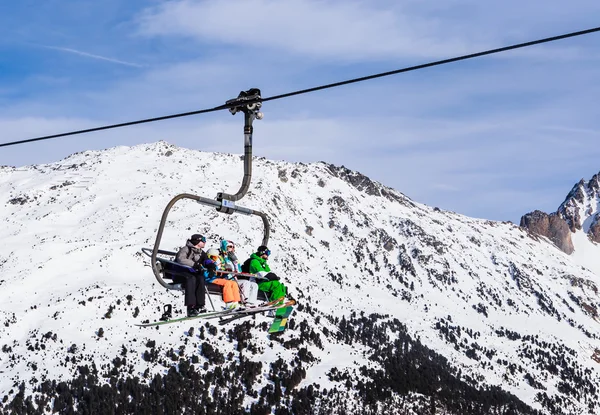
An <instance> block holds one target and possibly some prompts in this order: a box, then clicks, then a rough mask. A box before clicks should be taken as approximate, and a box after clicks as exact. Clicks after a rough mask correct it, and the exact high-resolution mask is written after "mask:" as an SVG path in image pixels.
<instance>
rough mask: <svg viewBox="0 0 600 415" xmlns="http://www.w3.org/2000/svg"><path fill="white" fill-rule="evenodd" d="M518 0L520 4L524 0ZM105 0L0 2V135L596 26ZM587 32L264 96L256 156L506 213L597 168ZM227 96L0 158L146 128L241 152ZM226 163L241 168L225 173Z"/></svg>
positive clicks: (499, 17) (480, 9)
mask: <svg viewBox="0 0 600 415" xmlns="http://www.w3.org/2000/svg"><path fill="white" fill-rule="evenodd" d="M529 3H531V4H529ZM529 3H525V2H517V1H514V0H507V1H489V2H481V1H478V0H446V1H444V2H423V1H417V0H402V1H391V0H389V1H388V0H381V1H376V2H367V1H352V0H348V1H333V0H330V1H327V0H325V1H309V0H289V1H285V2H282V1H276V0H229V1H226V2H209V1H192V0H175V1H152V0H148V1H141V0H128V1H117V0H103V1H102V2H98V1H88V0H78V1H74V0H71V1H67V0H46V1H44V2H39V1H33V0H24V1H21V2H3V3H2V4H1V5H0V142H8V141H14V140H20V139H27V138H31V137H35V136H39V135H46V134H53V133H59V132H65V131H70V130H73V129H81V128H89V127H95V126H99V125H102V124H107V123H108V124H112V123H118V122H124V121H130V120H135V119H138V118H148V117H154V116H161V115H166V114H172V113H178V112H185V111H192V110H196V109H201V108H205V107H213V106H216V105H219V104H221V103H224V102H225V101H226V100H227V99H230V98H233V97H235V96H237V94H238V93H239V91H241V90H246V89H248V88H251V87H258V88H260V89H261V90H262V92H263V95H264V96H271V95H276V94H279V93H284V92H288V91H292V90H296V89H301V88H307V87H311V86H315V85H320V84H323V83H329V82H334V81H338V80H343V79H348V78H353V77H357V76H363V75H368V74H370V73H375V72H383V71H388V70H393V69H397V68H401V67H404V66H411V65H416V64H420V63H425V62H428V61H432V60H438V59H443V58H448V57H453V56H456V55H461V54H466V53H472V52H477V51H480V50H485V49H490V48H496V47H501V46H505V45H508V44H513V43H520V42H524V41H528V40H532V39H537V38H542V37H547V36H552V35H556V34H562V33H566V32H571V31H577V30H582V29H587V28H591V27H595V26H598V25H600V21H598V20H597V19H596V20H594V17H595V16H596V17H597V16H600V2H598V1H595V0H581V1H571V2H568V3H567V2H564V1H563V0H547V1H545V2H544V3H543V6H542V4H541V3H539V2H529ZM599 63H600V34H591V35H588V36H585V37H579V38H574V39H569V40H563V41H559V42H555V43H552V44H547V45H541V46H536V47H532V48H528V49H522V50H519V51H513V52H508V53H505V54H502V55H495V56H490V57H485V58H479V59H477V60H472V61H465V62H461V63H455V64H450V65H445V66H441V67H437V68H429V69H425V70H421V71H418V72H412V73H407V74H401V75H397V76H393V77H387V78H383V79H378V80H374V81H369V82H365V83H360V84H355V85H351V86H345V87H341V88H337V89H333V90H328V91H322V92H316V93H312V94H308V95H304V96H299V97H294V98H289V99H286V100H279V101H274V102H269V103H265V105H264V107H263V112H264V113H265V119H264V120H262V121H257V122H256V123H255V141H254V143H255V145H254V147H255V148H254V152H255V154H256V155H259V156H264V157H267V158H273V159H283V160H288V161H303V162H311V161H327V162H330V163H334V164H337V165H345V166H346V167H348V168H351V169H354V170H359V171H360V172H362V173H363V174H366V175H368V176H370V177H371V178H373V179H375V180H378V181H380V182H382V183H384V184H386V185H388V186H391V187H394V188H396V189H398V190H399V191H401V192H403V193H405V194H406V195H408V196H409V197H411V198H413V199H414V200H416V201H418V202H422V203H426V204H428V205H431V206H438V207H440V208H443V209H448V210H453V211H456V212H459V213H463V214H466V215H469V216H475V217H481V218H488V219H494V220H512V221H513V222H518V220H519V218H520V216H521V215H522V214H524V213H526V212H528V211H531V210H534V209H541V210H545V211H548V212H549V211H553V210H555V209H556V208H557V207H558V205H559V204H560V203H561V202H562V201H563V199H564V197H565V196H566V195H567V193H568V191H569V190H570V188H571V186H572V185H573V184H574V183H575V182H577V181H578V180H579V179H581V178H585V179H589V178H590V177H591V176H592V175H593V174H595V173H597V172H598V171H600V146H599V145H598V143H599V142H600V117H598V111H599V110H598V108H600V105H599V104H600V98H598V97H600V84H599V83H598V78H597V67H598V64H599ZM242 124H243V121H242V117H241V116H237V117H233V116H231V115H230V114H229V113H228V112H221V113H214V114H208V115H202V116H197V117H188V118H184V119H176V120H171V121H165V122H161V123H152V124H148V125H143V126H136V127H128V128H123V129H119V130H112V131H106V132H98V133H92V134H87V135H81V136H74V137H67V138H60V139H57V140H51V141H46V142H40V143H34V144H25V145H21V146H14V147H6V148H0V165H17V166H20V165H26V164H37V163H47V162H53V161H57V160H60V159H61V158H63V157H66V156H67V155H69V154H71V153H74V152H77V151H82V150H86V149H102V148H107V147H112V146H116V145H135V144H139V143H145V142H153V141H157V140H165V141H168V142H170V143H173V144H176V145H179V146H183V147H187V148H195V149H200V150H205V151H222V152H229V153H241V152H242V149H243V138H242ZM240 173H241V172H240Z"/></svg>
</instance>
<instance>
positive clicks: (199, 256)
mask: <svg viewBox="0 0 600 415" xmlns="http://www.w3.org/2000/svg"><path fill="white" fill-rule="evenodd" d="M205 244H206V238H205V237H204V236H202V235H200V234H197V233H196V234H194V235H192V236H191V237H190V239H188V240H187V241H186V243H185V246H184V247H182V248H180V249H179V251H178V252H177V255H176V257H175V262H177V263H179V264H182V265H187V266H188V267H192V268H195V269H199V268H200V265H201V264H202V263H203V262H204V261H205V260H206V252H204V251H203V248H204V246H205ZM183 285H184V289H185V300H184V301H185V305H186V306H187V315H188V317H193V316H197V315H198V314H200V313H205V312H206V307H205V305H204V298H205V297H204V291H205V289H204V275H202V273H198V275H193V274H191V273H190V274H189V275H188V276H186V278H185V281H184V283H183Z"/></svg>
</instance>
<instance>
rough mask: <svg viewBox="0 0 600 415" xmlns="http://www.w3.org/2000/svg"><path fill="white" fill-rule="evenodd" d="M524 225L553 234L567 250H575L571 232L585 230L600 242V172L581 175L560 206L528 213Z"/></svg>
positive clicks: (551, 237) (558, 245) (549, 234)
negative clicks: (586, 176) (556, 208)
mask: <svg viewBox="0 0 600 415" xmlns="http://www.w3.org/2000/svg"><path fill="white" fill-rule="evenodd" d="M520 225H521V226H522V227H524V228H527V229H528V230H529V231H530V232H532V233H534V234H537V235H542V236H545V237H547V238H549V239H550V240H551V241H552V242H554V244H555V245H556V246H557V247H558V248H560V249H561V250H562V251H564V252H566V253H567V254H571V253H572V252H573V250H574V248H573V243H572V241H571V232H577V231H579V230H583V231H584V232H585V233H587V234H588V237H589V238H590V240H592V241H594V242H598V243H600V173H598V174H595V175H594V176H592V178H591V179H590V180H589V181H586V180H584V179H581V180H580V181H579V182H577V184H576V185H575V186H573V188H572V189H571V191H570V192H569V194H568V195H567V197H566V198H565V201H564V202H562V204H561V205H560V206H559V207H558V210H557V211H556V212H554V213H551V214H546V213H544V212H541V211H539V210H536V211H534V212H530V213H527V214H526V215H524V216H523V217H522V218H521V223H520Z"/></svg>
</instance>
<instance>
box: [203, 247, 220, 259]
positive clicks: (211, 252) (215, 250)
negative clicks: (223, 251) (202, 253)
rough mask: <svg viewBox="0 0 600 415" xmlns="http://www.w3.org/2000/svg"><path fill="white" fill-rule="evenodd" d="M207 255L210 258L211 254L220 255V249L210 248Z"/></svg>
mask: <svg viewBox="0 0 600 415" xmlns="http://www.w3.org/2000/svg"><path fill="white" fill-rule="evenodd" d="M206 255H207V256H208V257H209V258H210V257H211V256H216V257H218V256H219V250H218V249H216V248H210V249H209V250H208V251H206Z"/></svg>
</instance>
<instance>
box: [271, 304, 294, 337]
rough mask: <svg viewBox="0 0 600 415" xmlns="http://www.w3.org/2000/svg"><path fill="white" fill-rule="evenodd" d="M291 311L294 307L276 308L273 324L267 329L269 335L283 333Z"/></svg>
mask: <svg viewBox="0 0 600 415" xmlns="http://www.w3.org/2000/svg"><path fill="white" fill-rule="evenodd" d="M293 311H294V307H293V306H291V305H289V306H287V307H281V308H278V309H277V311H275V318H274V319H273V323H271V327H269V333H281V332H283V331H284V330H285V326H286V324H287V321H288V318H289V316H290V315H291V314H292V312H293Z"/></svg>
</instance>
